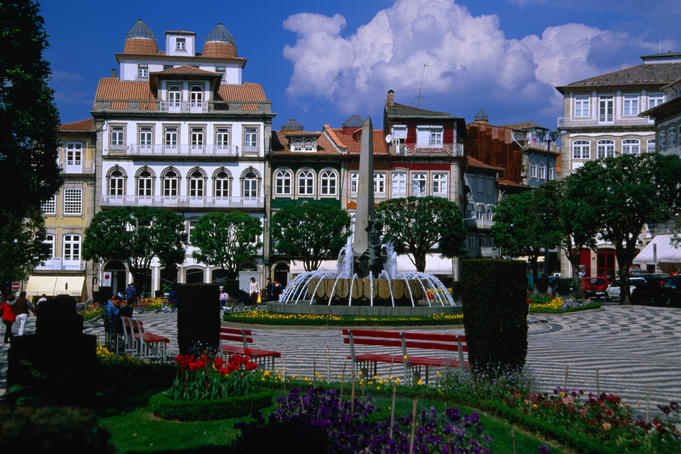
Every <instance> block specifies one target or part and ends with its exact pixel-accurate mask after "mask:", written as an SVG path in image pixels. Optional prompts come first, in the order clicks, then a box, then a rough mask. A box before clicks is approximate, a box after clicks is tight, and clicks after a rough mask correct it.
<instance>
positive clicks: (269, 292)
mask: <svg viewBox="0 0 681 454" xmlns="http://www.w3.org/2000/svg"><path fill="white" fill-rule="evenodd" d="M272 289H274V284H273V283H272V279H270V278H269V277H268V278H267V283H266V284H265V299H267V300H271V299H273V295H272Z"/></svg>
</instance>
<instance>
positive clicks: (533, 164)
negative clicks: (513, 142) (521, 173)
mask: <svg viewBox="0 0 681 454" xmlns="http://www.w3.org/2000/svg"><path fill="white" fill-rule="evenodd" d="M530 178H537V163H536V162H534V161H530Z"/></svg>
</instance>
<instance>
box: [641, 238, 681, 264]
mask: <svg viewBox="0 0 681 454" xmlns="http://www.w3.org/2000/svg"><path fill="white" fill-rule="evenodd" d="M673 236H674V235H656V236H655V238H653V241H651V242H650V243H649V244H648V245H647V246H646V247H644V248H643V250H642V251H641V252H639V254H638V255H637V256H636V257H635V258H634V264H635V265H655V255H657V263H681V247H678V248H677V247H675V246H674V245H673V244H672V242H671V239H672V238H673ZM656 253H657V254H656Z"/></svg>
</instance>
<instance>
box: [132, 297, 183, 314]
mask: <svg viewBox="0 0 681 454" xmlns="http://www.w3.org/2000/svg"><path fill="white" fill-rule="evenodd" d="M133 307H134V308H135V310H137V312H138V313H143V312H152V311H153V312H156V311H161V310H172V309H174V308H175V304H174V303H169V302H168V299H167V298H153V299H152V298H144V299H141V300H140V301H139V302H138V303H135V305H134V306H133Z"/></svg>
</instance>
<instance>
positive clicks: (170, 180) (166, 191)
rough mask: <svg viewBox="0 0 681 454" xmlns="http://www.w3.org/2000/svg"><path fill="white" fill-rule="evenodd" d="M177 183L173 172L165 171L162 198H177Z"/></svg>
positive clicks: (175, 174) (176, 177) (177, 180)
mask: <svg viewBox="0 0 681 454" xmlns="http://www.w3.org/2000/svg"><path fill="white" fill-rule="evenodd" d="M178 183H179V179H178V176H177V173H176V172H175V171H174V170H169V171H167V172H166V174H165V176H164V178H163V196H164V197H170V198H174V197H177V189H178V185H179V184H178Z"/></svg>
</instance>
